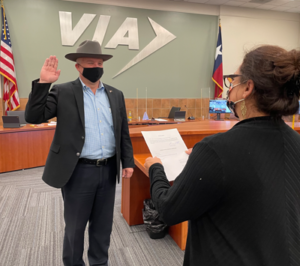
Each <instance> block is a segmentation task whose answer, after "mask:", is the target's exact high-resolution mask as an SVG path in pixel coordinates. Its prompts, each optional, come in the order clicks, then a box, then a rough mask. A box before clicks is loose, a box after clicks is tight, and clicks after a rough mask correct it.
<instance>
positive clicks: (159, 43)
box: [113, 17, 176, 78]
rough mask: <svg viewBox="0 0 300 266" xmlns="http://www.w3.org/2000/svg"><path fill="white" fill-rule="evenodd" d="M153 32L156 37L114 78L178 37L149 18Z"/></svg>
mask: <svg viewBox="0 0 300 266" xmlns="http://www.w3.org/2000/svg"><path fill="white" fill-rule="evenodd" d="M148 19H149V21H150V23H151V25H152V28H153V30H154V31H155V34H156V37H155V38H154V39H153V40H152V41H151V42H150V43H149V44H148V45H147V46H146V47H145V48H144V49H143V50H142V51H141V52H140V53H138V54H137V55H136V56H135V57H134V58H133V59H132V60H131V61H130V62H129V63H128V64H127V65H126V66H124V67H123V68H122V69H121V70H120V71H119V73H117V74H116V75H115V76H114V77H113V78H115V77H116V76H118V75H120V74H121V73H122V72H124V71H126V70H127V69H129V68H130V67H132V66H134V65H135V64H137V63H138V62H140V61H142V60H143V59H145V58H146V57H147V56H149V55H151V54H153V53H154V52H155V51H157V50H158V49H160V48H162V47H163V46H165V45H166V44H168V43H169V42H171V41H173V40H174V39H175V38H176V36H175V35H174V34H172V33H171V32H169V31H167V30H166V29H165V28H163V27H162V26H160V25H159V24H157V23H156V22H155V21H154V20H152V19H151V18H149V17H148Z"/></svg>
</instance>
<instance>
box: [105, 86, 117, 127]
mask: <svg viewBox="0 0 300 266" xmlns="http://www.w3.org/2000/svg"><path fill="white" fill-rule="evenodd" d="M103 86H104V88H105V91H106V94H107V97H108V100H109V104H110V110H111V113H112V118H113V123H114V130H115V131H116V125H117V116H116V112H117V106H116V102H117V101H116V100H115V96H116V95H115V94H114V92H113V90H110V89H109V88H108V86H107V85H105V84H103Z"/></svg>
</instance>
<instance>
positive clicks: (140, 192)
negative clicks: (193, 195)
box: [121, 120, 300, 250]
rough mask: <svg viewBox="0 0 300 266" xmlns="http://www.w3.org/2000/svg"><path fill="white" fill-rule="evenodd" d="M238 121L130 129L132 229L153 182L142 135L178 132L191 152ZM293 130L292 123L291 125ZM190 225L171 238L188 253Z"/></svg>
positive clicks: (126, 189)
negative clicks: (146, 167) (146, 165)
mask: <svg viewBox="0 0 300 266" xmlns="http://www.w3.org/2000/svg"><path fill="white" fill-rule="evenodd" d="M237 122H238V121H214V120H205V121H201V122H197V121H196V122H194V123H183V124H172V125H158V126H151V127H149V126H148V127H140V128H130V130H129V132H130V137H131V141H132V146H133V151H134V162H135V165H136V168H135V170H134V173H133V176H132V177H131V178H130V179H125V178H123V179H122V201H121V212H122V214H123V217H124V219H125V220H126V222H127V223H128V224H129V225H137V224H142V223H143V217H142V209H143V201H144V199H146V198H150V182H149V178H148V173H147V172H146V171H145V168H144V163H145V159H146V158H147V157H149V156H150V151H149V149H148V147H147V145H146V143H145V141H144V138H143V136H142V134H141V131H152V130H166V129H171V128H177V129H178V131H179V133H180V135H181V136H182V138H183V140H184V142H185V144H186V146H187V147H188V148H191V147H193V146H194V145H195V144H196V143H197V142H199V141H201V140H202V139H203V138H205V137H207V136H210V135H213V134H216V133H221V132H226V131H228V130H229V129H231V128H232V127H233V126H234V125H235V124H236V123H237ZM287 124H289V125H290V126H291V123H287ZM295 130H296V131H297V132H298V133H300V123H299V122H297V123H295ZM187 229H188V228H187V222H184V223H181V224H178V225H175V226H172V227H171V228H170V231H169V234H170V235H171V237H172V238H173V239H174V240H175V242H176V243H177V244H178V246H179V247H180V248H181V249H182V250H184V249H185V245H186V237H187Z"/></svg>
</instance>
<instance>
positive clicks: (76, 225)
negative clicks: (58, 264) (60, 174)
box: [62, 159, 117, 266]
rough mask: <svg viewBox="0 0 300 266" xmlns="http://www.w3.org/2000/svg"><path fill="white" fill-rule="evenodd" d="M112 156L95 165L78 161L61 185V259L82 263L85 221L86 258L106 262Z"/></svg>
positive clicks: (112, 197) (93, 262) (112, 196)
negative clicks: (62, 214) (62, 215)
mask: <svg viewBox="0 0 300 266" xmlns="http://www.w3.org/2000/svg"><path fill="white" fill-rule="evenodd" d="M116 174H117V167H116V160H115V159H111V160H109V161H108V163H107V165H103V166H95V165H89V164H82V163H78V164H77V166H76V168H75V170H74V173H73V174H72V176H71V178H70V180H69V181H68V183H67V184H66V185H65V186H64V187H63V188H62V194H63V199H64V219H65V236H64V243H63V263H64V265H65V266H79V265H80V266H84V265H85V263H84V261H83V259H82V255H83V249H84V231H85V228H86V225H87V222H89V227H88V232H89V249H88V259H89V263H90V266H94V265H105V266H107V265H108V264H107V263H108V248H109V243H110V234H111V230H112V222H113V209H114V200H115V190H116Z"/></svg>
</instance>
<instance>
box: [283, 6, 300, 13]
mask: <svg viewBox="0 0 300 266" xmlns="http://www.w3.org/2000/svg"><path fill="white" fill-rule="evenodd" d="M285 12H290V13H300V8H299V7H296V8H291V9H288V10H286V11H285Z"/></svg>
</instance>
